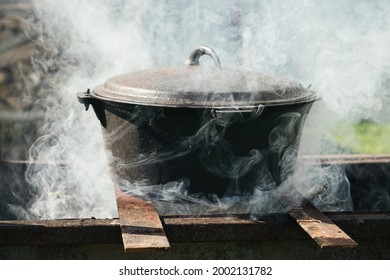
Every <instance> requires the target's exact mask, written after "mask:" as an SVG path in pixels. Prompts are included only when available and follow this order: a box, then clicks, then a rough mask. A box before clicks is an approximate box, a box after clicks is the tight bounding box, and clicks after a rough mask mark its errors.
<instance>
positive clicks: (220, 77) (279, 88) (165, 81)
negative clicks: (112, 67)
mask: <svg viewBox="0 0 390 280" xmlns="http://www.w3.org/2000/svg"><path fill="white" fill-rule="evenodd" d="M202 55H209V56H210V57H211V58H212V59H213V60H214V63H215V67H205V66H201V65H199V58H200V57H201V56H202ZM91 97H92V98H97V99H101V100H105V101H113V102H119V103H130V104H139V105H150V106H163V107H188V108H199V107H200V108H202V107H212V108H235V107H241V106H245V107H246V106H259V105H265V106H266V105H269V106H271V105H274V106H275V105H284V104H295V103H306V102H311V101H315V100H317V99H318V96H317V95H316V94H315V93H314V92H313V91H311V90H309V89H306V88H304V87H303V86H302V85H301V84H300V83H299V82H297V81H294V80H289V79H286V78H284V77H277V76H271V75H266V74H262V73H258V72H250V71H239V70H231V69H222V68H221V64H220V61H219V58H218V56H217V55H216V53H215V52H214V51H213V50H212V49H211V48H208V47H205V46H201V47H199V48H197V49H195V50H194V51H193V52H192V53H191V55H190V57H189V58H188V60H187V62H186V63H185V65H184V66H181V67H176V68H159V69H152V70H144V71H138V72H133V73H129V74H123V75H118V76H114V77H112V78H110V79H108V80H107V81H106V82H105V83H104V84H102V85H99V86H97V87H95V88H94V89H93V90H92V92H91Z"/></svg>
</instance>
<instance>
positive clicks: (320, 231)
mask: <svg viewBox="0 0 390 280" xmlns="http://www.w3.org/2000/svg"><path fill="white" fill-rule="evenodd" d="M288 213H289V215H290V216H291V217H292V218H294V219H295V221H296V222H297V223H298V224H299V225H300V226H301V228H302V229H303V230H304V231H306V232H307V233H308V234H309V235H310V237H311V238H313V240H314V241H315V242H316V243H317V244H318V245H319V246H320V247H321V248H324V247H343V248H355V247H356V246H357V245H358V244H357V243H356V242H355V241H354V240H353V239H352V238H351V237H349V236H348V235H347V234H346V233H345V232H344V231H343V230H341V229H340V228H339V227H338V226H337V225H336V224H334V223H333V222H332V221H331V220H330V219H329V218H328V217H327V216H325V215H324V214H323V213H322V212H321V211H319V210H318V209H317V208H316V207H315V206H314V205H313V204H311V203H310V202H309V201H308V200H306V199H304V200H303V203H302V204H301V205H300V206H297V207H294V208H293V209H291V210H290V211H289V212H288Z"/></svg>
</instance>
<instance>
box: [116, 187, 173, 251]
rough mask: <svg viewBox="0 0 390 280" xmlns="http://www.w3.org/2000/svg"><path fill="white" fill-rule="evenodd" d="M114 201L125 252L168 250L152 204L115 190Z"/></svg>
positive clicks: (163, 232) (166, 240) (159, 221)
mask: <svg viewBox="0 0 390 280" xmlns="http://www.w3.org/2000/svg"><path fill="white" fill-rule="evenodd" d="M116 201H117V206H118V215H119V220H120V227H121V231H122V239H123V246H124V249H125V252H135V251H149V250H161V249H163V250H164V249H165V250H166V249H169V248H170V245H169V242H168V239H167V237H166V235H165V231H164V228H163V226H162V224H161V220H160V217H159V215H158V213H157V211H156V208H155V207H154V205H153V203H152V202H150V201H146V200H144V199H141V198H138V197H134V196H130V195H127V194H125V193H123V192H122V191H121V190H120V189H119V188H116Z"/></svg>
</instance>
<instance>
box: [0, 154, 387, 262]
mask: <svg viewBox="0 0 390 280" xmlns="http://www.w3.org/2000/svg"><path fill="white" fill-rule="evenodd" d="M303 160H304V161H306V162H307V163H308V164H310V161H311V160H313V158H312V157H310V158H305V159H303ZM321 160H322V161H323V163H324V164H328V165H331V164H335V165H343V166H345V167H346V171H347V176H348V178H349V179H350V181H351V183H352V185H351V193H352V197H353V200H354V205H355V207H356V209H355V210H354V211H352V212H350V211H349V212H325V213H324V214H325V216H326V217H327V218H329V219H330V220H331V221H332V222H333V223H335V224H336V225H337V226H338V227H339V228H340V229H342V230H343V231H344V232H345V233H347V234H348V235H349V236H350V237H351V238H353V239H354V240H355V241H356V242H357V243H358V244H359V245H358V247H356V248H343V247H337V246H336V247H335V246H333V247H324V248H322V249H321V248H320V246H318V245H317V244H316V243H315V242H314V241H313V239H311V238H310V236H309V235H308V234H307V233H306V232H305V231H304V230H303V229H302V228H301V227H300V226H298V224H297V223H296V221H294V219H293V218H291V216H289V215H288V214H280V213H275V214H267V215H260V216H253V215H248V214H203V215H195V216H194V215H167V214H166V215H162V216H157V220H153V219H155V218H156V217H150V214H152V215H153V214H154V213H153V209H152V210H151V209H150V207H151V205H150V204H148V203H143V204H142V203H138V204H137V203H135V204H132V205H133V207H134V206H138V207H141V208H140V209H139V210H138V211H141V213H143V215H140V216H139V217H134V216H132V217H129V216H126V213H124V215H125V217H126V218H130V219H133V220H132V221H128V220H127V221H126V220H125V219H123V218H122V219H121V218H120V219H95V218H93V217H85V218H83V219H66V220H40V221H39V220H14V219H12V216H8V218H9V219H6V220H3V221H2V222H1V223H0V245H1V248H2V250H1V252H2V253H1V254H0V258H46V259H47V258H107V259H110V258H137V259H140V258H146V259H148V258H156V257H157V258H167V259H171V258H186V259H188V258H190V259H191V258H221V259H225V258H248V259H250V258H252V259H253V258H267V259H273V258H275V259H292V258H294V259H296V258H298V259H306V258H308V259H313V258H314V259H318V258H319V259H338V258H342V259H386V258H388V252H387V251H388V250H386V249H385V248H387V246H389V245H390V243H389V241H390V235H389V232H390V231H389V229H390V211H389V209H388V208H386V206H385V205H384V204H383V203H382V204H381V203H380V200H381V197H380V195H378V192H375V190H373V189H372V188H371V183H372V182H373V181H375V182H376V183H381V185H380V186H381V189H382V190H384V189H388V188H389V180H388V178H387V172H388V171H389V170H390V159H389V158H388V157H385V156H379V157H373V156H360V157H351V156H332V157H327V158H324V157H323V158H322V159H321ZM0 166H1V170H2V173H1V177H0V178H1V185H2V186H15V185H18V186H19V191H20V194H23V193H24V194H25V197H28V191H27V189H28V188H29V186H28V184H27V183H26V182H23V180H21V179H20V178H23V172H24V170H25V168H26V164H25V163H18V162H2V163H0ZM356 174H360V175H358V176H356ZM370 182H371V183H370ZM2 192H3V193H6V192H7V189H5V188H3V190H2ZM368 193H370V194H371V197H369V194H368ZM376 195H378V196H376ZM6 197H7V196H3V197H2V201H1V206H2V209H3V211H4V209H5V207H4V204H5V203H6V201H5V200H6ZM368 200H371V201H373V202H375V201H377V202H378V203H377V204H375V203H373V204H370V205H371V206H368V203H367V201H368ZM134 202H136V200H133V203H134ZM13 203H18V202H15V201H14V202H13ZM19 203H20V202H19ZM374 205H376V206H374ZM373 206H374V207H377V208H372V207H373ZM119 207H121V206H120V205H119ZM370 207H371V208H370ZM119 211H121V210H119ZM130 211H134V210H131V209H130ZM148 211H149V212H148ZM150 211H151V212H150ZM120 214H121V213H120ZM6 215H7V213H6V211H5V213H3V217H6ZM134 219H139V220H138V222H140V223H141V226H140V227H136V226H134V225H133V226H128V227H126V224H125V223H127V222H130V223H131V222H134ZM145 219H146V220H145ZM156 222H161V225H162V226H161V227H159V228H156V227H155V223H156ZM147 223H150V227H145V225H146V224H147ZM164 233H165V234H164ZM126 234H127V237H126V236H125V237H124V238H123V237H122V235H126ZM165 236H166V238H167V239H166V240H169V245H170V248H169V249H168V250H166V247H168V246H167V245H168V244H166V243H161V238H162V237H163V238H165ZM156 237H158V239H157V242H158V244H159V245H160V249H157V250H156V248H155V249H154V250H150V248H149V249H147V250H146V247H147V246H150V244H151V241H152V240H153V241H156ZM125 238H130V239H127V240H126V239H125ZM126 242H130V243H132V244H138V245H139V246H140V248H138V249H136V248H134V247H133V248H132V249H131V250H130V251H131V252H128V253H124V250H123V243H125V244H126ZM161 244H163V246H161ZM164 244H165V245H164ZM142 246H144V247H142ZM145 246H146V247H145ZM195 248H196V249H195ZM249 248H251V249H250V250H248V249H249ZM282 252H283V253H282Z"/></svg>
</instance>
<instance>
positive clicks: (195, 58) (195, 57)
mask: <svg viewBox="0 0 390 280" xmlns="http://www.w3.org/2000/svg"><path fill="white" fill-rule="evenodd" d="M205 54H207V55H208V56H210V57H211V58H212V59H213V60H214V64H215V67H217V68H218V69H219V70H221V69H222V67H221V62H220V61H219V57H218V56H217V54H216V53H215V51H214V50H213V49H212V48H209V47H206V46H200V47H197V48H196V49H195V50H193V51H192V53H191V54H190V56H189V57H188V59H187V61H186V63H185V64H186V65H190V66H196V65H199V58H200V57H201V56H202V55H205Z"/></svg>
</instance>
